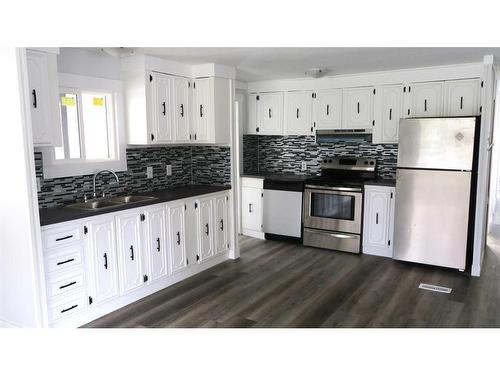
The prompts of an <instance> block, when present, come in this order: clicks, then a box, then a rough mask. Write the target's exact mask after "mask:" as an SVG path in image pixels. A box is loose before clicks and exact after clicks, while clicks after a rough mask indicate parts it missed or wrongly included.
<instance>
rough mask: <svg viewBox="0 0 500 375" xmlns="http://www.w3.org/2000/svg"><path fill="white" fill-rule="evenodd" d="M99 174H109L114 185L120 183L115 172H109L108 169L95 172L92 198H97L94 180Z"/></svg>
mask: <svg viewBox="0 0 500 375" xmlns="http://www.w3.org/2000/svg"><path fill="white" fill-rule="evenodd" d="M101 173H111V174H112V175H113V176H115V179H116V183H119V182H120V180H119V179H118V176H117V175H116V173H115V172H113V171H110V170H109V169H102V170H100V171H97V172H96V173H95V174H94V190H93V194H92V196H93V197H94V198H97V194H96V192H95V180H96V178H97V176H98V175H100V174H101Z"/></svg>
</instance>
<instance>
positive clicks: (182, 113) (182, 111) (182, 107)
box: [181, 104, 184, 117]
mask: <svg viewBox="0 0 500 375" xmlns="http://www.w3.org/2000/svg"><path fill="white" fill-rule="evenodd" d="M181 117H184V104H181Z"/></svg>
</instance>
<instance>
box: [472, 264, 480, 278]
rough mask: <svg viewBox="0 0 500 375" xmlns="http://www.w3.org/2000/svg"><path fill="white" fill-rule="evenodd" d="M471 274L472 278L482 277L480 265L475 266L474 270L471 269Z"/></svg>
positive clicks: (473, 266)
mask: <svg viewBox="0 0 500 375" xmlns="http://www.w3.org/2000/svg"><path fill="white" fill-rule="evenodd" d="M470 274H471V275H472V276H476V277H479V276H481V266H480V265H478V264H473V265H472V268H471V271H470Z"/></svg>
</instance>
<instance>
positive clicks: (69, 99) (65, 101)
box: [61, 96, 75, 107]
mask: <svg viewBox="0 0 500 375" xmlns="http://www.w3.org/2000/svg"><path fill="white" fill-rule="evenodd" d="M61 104H62V105H65V106H68V107H74V105H75V97H73V96H62V97H61Z"/></svg>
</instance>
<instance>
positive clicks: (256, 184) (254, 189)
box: [241, 177, 264, 238]
mask: <svg viewBox="0 0 500 375" xmlns="http://www.w3.org/2000/svg"><path fill="white" fill-rule="evenodd" d="M241 185H242V187H241V229H242V233H243V234H244V235H247V236H252V237H257V238H264V232H263V231H262V219H263V218H262V201H263V180H262V179H259V178H248V177H244V178H242V183H241Z"/></svg>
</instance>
